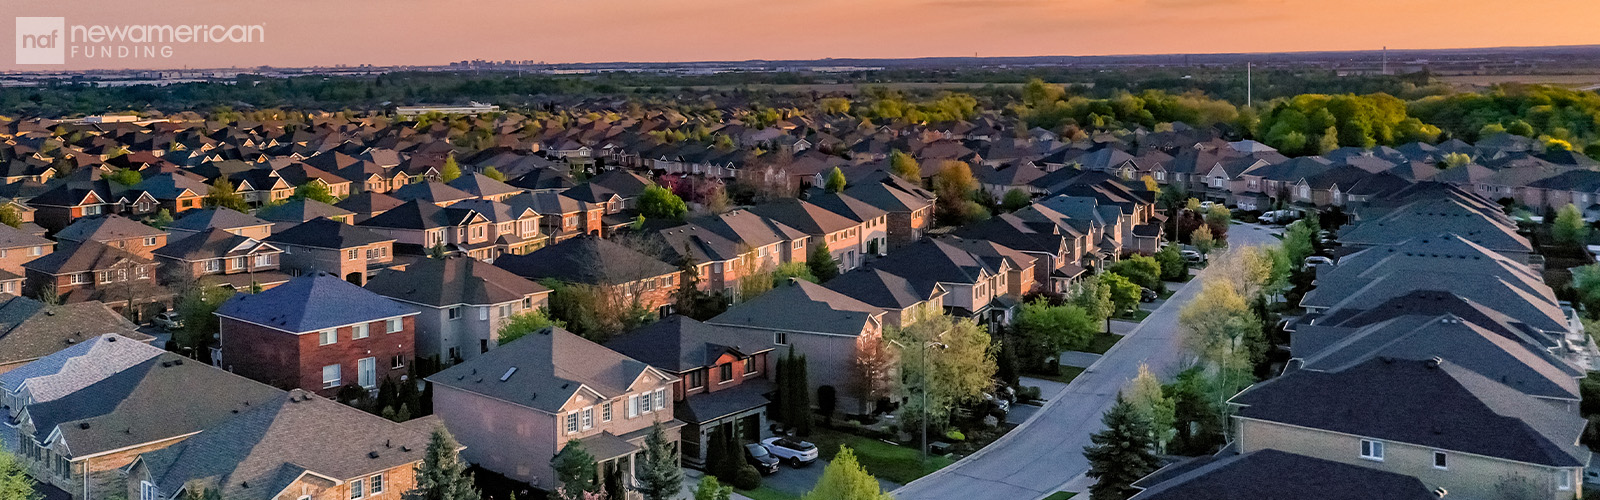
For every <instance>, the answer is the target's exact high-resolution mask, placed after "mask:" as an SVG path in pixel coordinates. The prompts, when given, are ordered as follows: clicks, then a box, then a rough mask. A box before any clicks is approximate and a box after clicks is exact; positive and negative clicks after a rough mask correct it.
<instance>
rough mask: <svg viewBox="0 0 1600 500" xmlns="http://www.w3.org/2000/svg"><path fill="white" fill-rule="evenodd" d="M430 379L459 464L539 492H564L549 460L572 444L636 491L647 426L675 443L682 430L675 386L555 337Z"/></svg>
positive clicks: (540, 336) (597, 348) (613, 356)
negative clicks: (463, 462)
mask: <svg viewBox="0 0 1600 500" xmlns="http://www.w3.org/2000/svg"><path fill="white" fill-rule="evenodd" d="M427 380H428V381H429V382H432V383H433V407H434V414H435V415H438V416H439V418H440V419H441V420H443V421H444V425H445V427H447V428H449V430H450V432H451V434H454V435H455V437H456V439H457V440H458V441H460V442H461V444H462V445H464V446H466V450H465V451H463V452H462V458H463V459H465V460H466V461H468V462H471V463H473V464H475V465H477V466H478V467H482V468H483V469H485V470H488V471H493V472H495V473H497V474H502V475H505V476H506V477H507V478H510V479H512V480H516V481H522V482H525V483H528V484H531V485H533V486H534V487H537V488H542V489H545V490H553V489H555V487H556V486H558V485H559V484H560V482H559V481H558V480H557V478H556V477H555V471H554V470H553V469H552V468H551V466H550V461H551V459H552V458H554V457H555V456H556V454H558V453H560V452H561V451H562V450H563V449H565V448H566V447H567V445H568V443H571V442H574V441H578V442H581V443H583V449H584V450H586V451H588V452H589V455H591V456H592V457H594V460H595V462H597V463H598V464H599V465H600V466H601V467H600V468H601V470H602V471H605V470H614V471H616V473H620V474H623V477H622V478H621V481H620V482H621V483H622V484H633V483H634V480H633V478H634V477H636V476H637V469H638V466H639V464H638V462H639V460H640V459H641V458H642V457H639V453H640V452H641V451H643V443H644V438H645V436H646V435H648V434H649V433H650V430H651V427H652V426H653V425H655V424H658V423H659V424H660V425H661V426H662V428H663V430H665V431H666V433H667V436H669V437H675V436H677V435H678V434H679V429H680V428H681V427H682V426H683V422H680V421H678V420H677V419H675V418H673V415H674V414H673V404H672V401H673V400H674V398H675V395H673V394H671V392H672V386H673V384H674V383H675V382H677V378H676V377H673V376H672V375H670V374H667V373H664V372H662V371H660V370H657V369H655V368H652V367H651V366H650V365H648V364H645V363H644V362H641V361H637V360H634V359H633V358H629V357H627V356H624V355H622V354H618V353H617V352H616V351H613V350H610V349H607V348H605V347H603V346H601V345H599V344H596V343H594V342H590V341H589V340H586V339H584V338H583V337H579V336H577V335H574V334H572V333H571V332H568V331H566V330H564V329H561V328H555V327H551V328H547V329H545V330H541V331H539V332H535V333H531V334H528V335H527V336H526V337H523V338H521V339H518V340H517V341H515V342H509V343H507V344H506V345H503V346H500V348H498V349H494V350H491V351H489V352H487V353H485V354H483V355H480V356H478V357H476V358H473V359H472V360H469V361H467V362H465V363H461V364H459V365H455V366H452V367H450V368H447V369H445V370H444V371H441V372H439V373H436V374H434V375H432V376H430V377H428V379H427ZM674 444H675V443H674ZM627 495H628V497H629V498H632V499H636V498H639V494H638V493H637V492H629V493H628V494H627Z"/></svg>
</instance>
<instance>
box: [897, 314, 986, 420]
mask: <svg viewBox="0 0 1600 500" xmlns="http://www.w3.org/2000/svg"><path fill="white" fill-rule="evenodd" d="M915 315H916V317H915V321H914V322H912V324H911V325H910V326H907V327H904V328H897V327H894V326H893V325H891V326H890V327H888V328H886V329H885V332H884V337H885V338H889V339H894V340H896V341H898V342H900V344H901V345H904V346H907V347H905V348H904V349H905V350H907V351H910V352H904V353H902V354H901V355H899V356H898V359H899V360H900V373H902V374H903V375H902V377H904V378H903V380H907V381H915V383H914V385H913V384H909V383H908V384H905V385H904V387H903V388H904V389H905V390H906V391H908V394H907V395H911V394H915V395H916V396H917V397H912V398H910V401H909V402H908V404H907V405H906V406H905V407H903V408H902V409H901V411H900V415H901V419H902V421H904V420H906V419H917V418H921V410H922V401H921V397H920V396H921V394H922V393H921V391H922V390H923V389H924V388H926V390H927V391H928V407H927V413H928V415H929V416H928V424H929V427H930V428H932V429H936V430H942V429H943V428H944V426H945V423H947V422H948V421H949V415H950V412H951V411H952V410H953V409H954V408H955V407H956V406H958V405H962V404H967V403H973V402H976V401H979V400H981V399H982V398H983V392H984V391H985V390H988V389H989V388H990V387H992V386H993V384H994V374H995V372H996V371H997V370H998V369H999V367H998V365H997V361H996V359H995V357H996V355H997V354H998V353H999V350H998V348H997V347H996V345H995V343H994V342H993V339H992V338H990V336H989V332H988V331H987V329H985V328H984V326H983V325H980V324H978V323H977V322H975V321H974V320H973V319H972V318H955V317H952V316H949V315H946V314H941V313H939V312H936V311H929V310H922V311H918V312H916V313H915ZM928 342H938V343H939V344H942V345H943V346H944V347H942V348H939V347H934V348H930V349H926V350H924V349H923V346H924V345H927V343H928ZM924 355H926V356H927V359H926V360H924V359H923V358H922V356H924ZM924 365H926V366H927V371H926V374H927V378H923V374H924V371H923V366H924ZM910 391H915V392H914V393H913V392H910ZM903 425H909V424H903Z"/></svg>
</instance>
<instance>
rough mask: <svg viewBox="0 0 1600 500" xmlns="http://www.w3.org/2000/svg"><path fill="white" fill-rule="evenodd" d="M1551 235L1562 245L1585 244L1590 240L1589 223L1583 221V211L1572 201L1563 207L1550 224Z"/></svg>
mask: <svg viewBox="0 0 1600 500" xmlns="http://www.w3.org/2000/svg"><path fill="white" fill-rule="evenodd" d="M1550 237H1551V238H1554V239H1555V240H1556V243H1559V244H1562V245H1570V246H1583V244H1584V243H1585V242H1587V241H1589V225H1588V224H1587V223H1585V222H1583V212H1580V211H1578V207H1576V206H1573V204H1571V203H1568V204H1567V205H1566V206H1564V207H1561V210H1559V211H1557V212H1556V220H1555V223H1554V224H1553V225H1551V226H1550Z"/></svg>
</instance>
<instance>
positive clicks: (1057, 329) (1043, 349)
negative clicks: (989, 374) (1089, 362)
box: [1016, 298, 1102, 366]
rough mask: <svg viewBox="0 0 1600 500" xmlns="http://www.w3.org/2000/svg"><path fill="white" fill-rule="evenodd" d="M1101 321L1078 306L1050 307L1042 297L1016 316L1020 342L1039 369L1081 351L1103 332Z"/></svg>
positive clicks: (1030, 303) (1024, 305) (1031, 302)
mask: <svg viewBox="0 0 1600 500" xmlns="http://www.w3.org/2000/svg"><path fill="white" fill-rule="evenodd" d="M1101 321H1102V320H1101V319H1100V318H1096V317H1094V316H1093V315H1091V314H1089V312H1088V311H1086V310H1084V309H1083V308H1082V307H1079V306H1076V305H1072V304H1063V305H1050V302H1049V301H1047V300H1045V299H1043V298H1037V299H1034V300H1032V301H1029V302H1028V303H1026V304H1023V305H1022V310H1021V311H1020V312H1019V313H1018V314H1017V326H1016V332H1017V336H1018V340H1020V341H1021V342H1022V343H1023V344H1024V345H1025V347H1023V348H1022V350H1021V352H1022V353H1027V354H1029V356H1028V358H1029V361H1030V362H1032V363H1034V364H1035V366H1037V364H1038V363H1039V362H1041V361H1043V360H1044V359H1046V358H1049V357H1054V356H1055V355H1057V354H1060V353H1061V352H1063V351H1069V350H1076V349H1081V348H1083V347H1084V346H1087V345H1089V341H1090V340H1092V339H1094V336H1095V334H1096V333H1100V322H1101Z"/></svg>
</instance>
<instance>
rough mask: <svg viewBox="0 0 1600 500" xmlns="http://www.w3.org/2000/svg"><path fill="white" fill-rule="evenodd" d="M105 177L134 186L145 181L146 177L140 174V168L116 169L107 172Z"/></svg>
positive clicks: (124, 184) (125, 185)
mask: <svg viewBox="0 0 1600 500" xmlns="http://www.w3.org/2000/svg"><path fill="white" fill-rule="evenodd" d="M104 178H105V179H106V180H110V181H116V183H117V184H121V185H123V186H124V187H127V186H134V185H137V184H139V183H141V182H144V177H143V176H140V175H139V171H138V170H133V169H129V168H119V169H116V170H114V171H112V172H111V173H110V174H107V175H106V176H105V177H104Z"/></svg>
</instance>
